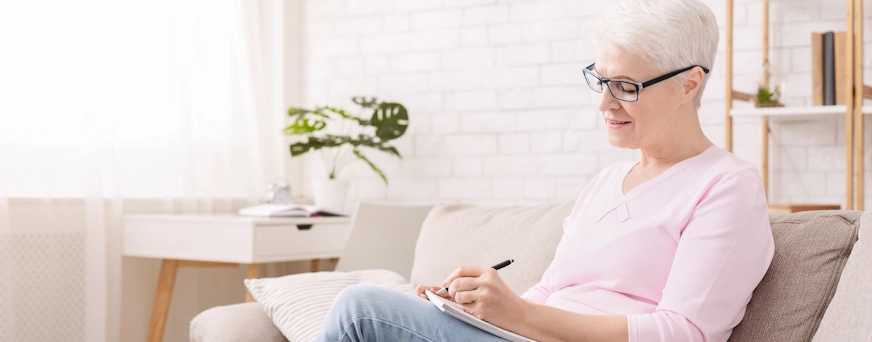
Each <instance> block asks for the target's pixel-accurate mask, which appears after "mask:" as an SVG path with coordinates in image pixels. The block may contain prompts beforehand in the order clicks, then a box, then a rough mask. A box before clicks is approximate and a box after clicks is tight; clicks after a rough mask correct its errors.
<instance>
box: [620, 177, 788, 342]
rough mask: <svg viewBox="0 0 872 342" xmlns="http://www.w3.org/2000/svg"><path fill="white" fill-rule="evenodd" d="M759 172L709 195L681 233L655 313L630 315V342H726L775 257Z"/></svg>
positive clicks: (726, 181) (730, 181)
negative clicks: (773, 256)
mask: <svg viewBox="0 0 872 342" xmlns="http://www.w3.org/2000/svg"><path fill="white" fill-rule="evenodd" d="M774 249H775V247H774V242H773V238H772V230H771V228H770V226H769V216H768V212H767V206H766V198H765V194H764V192H763V187H762V184H761V182H760V179H759V176H758V175H757V172H756V171H755V170H753V169H746V170H743V171H739V172H737V173H735V174H732V175H728V176H726V177H724V178H723V179H721V180H720V181H718V182H717V183H715V184H714V185H713V186H711V187H710V188H709V189H708V191H707V192H706V193H705V194H704V195H703V197H702V198H701V200H700V201H699V203H697V206H696V208H695V209H694V211H693V213H692V214H691V216H690V218H689V220H688V222H687V225H686V226H685V227H684V229H683V231H682V232H681V236H680V238H679V241H678V248H677V250H676V253H675V258H674V260H673V263H672V268H671V270H670V272H669V277H668V280H667V281H666V286H665V287H664V289H663V297H662V299H661V300H660V302H659V304H658V306H657V309H656V310H655V312H654V313H650V314H641V315H629V316H627V325H628V333H629V341H630V342H637V341H645V342H650V341H664V342H665V341H670V342H672V341H676V342H680V341H688V342H697V341H706V342H708V341H726V339H727V337H728V336H729V334H730V333H731V332H732V329H733V327H735V326H736V325H737V324H738V323H739V322H740V321H741V318H742V316H744V313H745V308H746V306H747V304H748V302H749V301H750V300H751V294H752V292H753V291H754V289H755V288H756V287H757V284H759V283H760V280H761V279H763V276H764V275H765V274H766V270H767V269H768V268H769V263H770V262H771V261H772V255H773V253H774Z"/></svg>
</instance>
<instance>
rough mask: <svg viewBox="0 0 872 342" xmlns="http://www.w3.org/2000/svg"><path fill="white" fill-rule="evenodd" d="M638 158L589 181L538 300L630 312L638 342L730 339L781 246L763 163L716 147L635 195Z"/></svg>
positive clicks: (536, 291) (534, 291)
mask: <svg viewBox="0 0 872 342" xmlns="http://www.w3.org/2000/svg"><path fill="white" fill-rule="evenodd" d="M633 165H635V163H624V164H616V165H613V166H611V167H608V168H606V169H605V170H603V171H602V172H600V173H599V174H598V175H597V176H596V177H594V179H593V180H592V181H591V182H590V184H588V185H587V187H585V188H584V190H583V191H582V192H581V195H580V196H579V197H578V200H577V201H576V203H575V207H574V208H573V209H572V213H571V214H570V215H569V217H567V218H566V219H565V220H564V221H563V237H562V238H561V240H560V244H559V245H558V246H557V252H556V254H555V255H554V260H553V261H552V262H551V265H550V266H549V267H548V269H547V270H546V271H545V274H544V275H543V276H542V280H541V281H540V282H539V284H537V285H536V286H534V287H533V288H531V289H530V290H528V291H527V292H526V293H524V295H523V297H524V298H528V299H530V300H532V301H533V302H535V303H539V304H545V305H549V306H553V307H557V308H560V309H563V310H568V311H572V312H577V313H582V314H592V315H626V316H627V323H628V325H629V336H630V342H635V341H644V342H651V341H664V342H666V341H668V342H677V341H726V340H727V338H729V337H730V333H731V332H732V330H733V327H735V326H736V324H738V323H739V322H740V321H741V320H742V316H744V314H745V307H746V306H747V304H748V301H750V300H751V293H752V292H753V291H754V288H755V287H757V284H758V283H759V282H760V280H761V279H762V278H763V275H764V274H765V273H766V270H767V269H768V268H769V263H770V262H771V261H772V254H773V252H774V249H775V246H774V243H773V240H772V231H771V230H770V227H769V217H768V214H767V207H766V198H765V195H764V192H763V185H762V183H761V181H760V177H759V174H758V172H757V170H756V168H755V167H754V166H753V165H751V164H749V163H748V162H745V161H743V160H740V159H738V158H736V157H734V156H733V155H732V154H730V153H729V152H727V151H726V150H724V149H722V148H719V147H711V148H709V149H707V150H706V151H705V152H703V153H701V154H699V155H697V156H695V157H692V158H689V159H686V160H684V161H681V162H679V163H678V164H676V165H674V166H672V167H671V168H670V169H668V170H667V171H665V172H663V173H662V174H660V175H658V176H657V177H655V178H653V179H651V180H648V181H646V182H644V183H642V184H640V185H638V186H637V187H635V188H633V189H632V190H631V191H630V192H629V193H627V194H624V193H623V190H622V189H621V186H622V182H623V179H624V176H625V175H626V174H627V172H629V171H630V169H631V168H632V167H633Z"/></svg>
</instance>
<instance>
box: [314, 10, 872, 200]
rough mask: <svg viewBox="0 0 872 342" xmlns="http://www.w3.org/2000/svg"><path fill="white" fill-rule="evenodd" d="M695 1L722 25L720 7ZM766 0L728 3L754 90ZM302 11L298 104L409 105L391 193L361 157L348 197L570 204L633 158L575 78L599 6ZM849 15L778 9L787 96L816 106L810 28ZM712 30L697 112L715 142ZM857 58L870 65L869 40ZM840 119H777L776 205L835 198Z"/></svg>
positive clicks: (738, 76) (586, 60)
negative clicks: (614, 142)
mask: <svg viewBox="0 0 872 342" xmlns="http://www.w3.org/2000/svg"><path fill="white" fill-rule="evenodd" d="M704 1H705V2H707V3H708V4H709V5H710V6H712V9H713V10H714V11H715V14H716V15H717V17H718V20H719V23H720V25H721V28H722V29H723V28H724V25H725V24H724V20H725V8H724V3H723V1H716V0H704ZM760 1H761V0H737V1H736V6H735V10H734V11H735V19H734V24H735V26H736V27H735V38H734V47H735V49H736V54H735V59H734V65H735V67H736V70H735V73H734V75H735V79H734V82H735V84H736V88H737V89H739V90H743V91H751V90H753V89H754V87H755V84H756V82H758V80H759V75H760V73H761V71H762V68H761V67H760V58H761V52H760V46H761V38H760V32H761V31H760V30H761V28H760V25H761V22H762V17H761V13H760V12H761V8H762V7H761V2H760ZM304 7H305V10H304V16H303V19H304V32H305V34H304V36H305V37H304V51H305V58H304V63H305V65H304V70H305V75H304V76H305V77H304V78H305V81H304V89H305V103H304V104H306V105H313V104H325V103H330V104H341V105H345V106H349V101H348V98H349V97H350V96H352V95H374V96H378V97H380V98H384V99H390V100H392V101H397V102H401V103H403V104H405V105H406V106H407V107H408V108H409V111H410V116H411V119H410V121H411V125H412V127H411V128H410V130H409V133H408V136H407V137H404V138H403V139H401V142H400V143H399V144H398V145H399V149H400V151H401V153H402V154H403V155H404V156H405V159H404V160H403V161H401V162H399V163H393V162H385V160H389V159H387V158H386V159H381V158H380V159H378V161H379V162H381V163H383V164H385V167H386V168H388V169H389V170H390V173H391V176H390V177H391V178H390V181H391V185H390V187H388V188H385V187H384V186H383V185H381V182H380V180H378V179H377V178H376V177H375V176H374V175H373V174H372V173H371V172H370V171H369V170H368V169H367V168H366V167H364V166H357V167H354V168H351V169H348V171H349V172H348V173H346V174H345V175H343V178H347V179H351V180H353V185H352V191H351V196H352V197H353V198H352V201H351V202H352V205H353V203H355V202H356V201H357V200H360V199H371V200H388V201H402V202H436V201H464V202H475V203H483V204H532V203H543V202H552V201H563V200H572V199H574V198H575V196H576V195H577V194H578V192H579V191H580V190H581V189H582V188H583V187H584V185H585V184H586V183H587V182H588V181H589V180H590V178H591V177H593V175H594V174H596V172H598V171H599V170H601V169H602V168H604V167H606V166H608V165H610V164H612V163H615V162H621V161H626V160H633V159H634V158H636V157H637V152H634V151H623V150H618V149H615V148H613V147H611V146H610V145H609V144H608V141H606V137H605V131H604V127H602V124H601V122H600V117H599V112H598V111H597V109H596V102H597V100H596V99H597V98H596V95H595V94H593V93H592V92H591V91H590V90H589V89H588V88H587V86H586V85H585V83H584V80H583V77H582V72H581V69H582V68H583V67H584V66H586V65H588V64H590V63H592V62H593V60H594V58H595V56H596V47H595V46H594V44H593V43H592V42H591V41H590V37H589V36H588V35H587V34H586V28H587V27H586V26H585V25H586V23H587V22H588V20H589V19H590V18H591V17H593V16H595V15H597V14H598V12H597V11H599V10H601V8H602V4H601V3H599V2H597V1H586V0H585V1H581V0H426V1H424V0H306V1H305V2H304ZM867 12H868V11H867ZM845 13H846V10H845V6H844V1H828V0H800V1H784V2H774V3H773V4H772V18H771V19H772V21H773V26H772V29H771V37H772V47H771V64H772V67H771V70H772V72H773V76H772V80H773V82H775V83H780V84H782V85H783V86H784V89H783V94H784V101H785V102H786V103H787V104H789V105H804V104H807V103H809V102H810V98H809V96H810V84H811V75H810V72H811V65H810V57H809V54H810V48H809V33H810V32H811V31H813V30H819V31H820V30H843V29H844V16H845ZM865 26H866V27H867V28H868V27H870V26H872V25H865ZM721 38H722V39H721V44H720V49H721V50H720V53H719V56H718V60H717V62H716V65H715V68H714V71H713V75H712V79H711V81H710V82H709V85H708V88H707V91H706V94H705V96H704V101H703V108H702V110H701V112H700V116H701V118H700V119H701V122H703V126H704V127H703V128H704V130H705V131H706V132H707V134H709V136H710V138H712V139H713V141H715V143H717V144H719V145H723V142H724V129H723V123H724V113H723V108H724V70H723V67H724V61H723V59H724V43H723V40H724V39H723V32H722V34H721ZM866 40H867V41H872V30H870V29H867V31H866ZM866 53H867V54H866V60H867V61H868V62H867V65H872V45H870V47H869V48H867V49H866ZM741 105H743V104H738V103H737V106H741ZM354 109H355V110H356V108H354ZM842 122H843V120H842V119H840V118H821V119H804V120H800V121H787V122H785V121H778V122H773V123H772V133H773V134H772V141H771V152H772V153H771V155H772V158H771V161H770V165H771V167H772V176H771V178H770V179H771V187H770V190H771V192H770V197H771V200H773V201H801V202H836V203H842V201H843V197H844V196H843V194H844V191H845V190H844V184H845V179H844V160H845V158H844V130H843V128H842ZM734 127H735V136H734V147H735V151H736V154H738V155H739V156H741V157H743V158H745V159H747V160H750V161H752V162H754V163H756V164H759V162H760V161H759V158H760V150H759V146H760V124H759V120H752V119H745V120H736V121H735V126H734ZM870 129H872V127H870ZM867 140H869V141H870V143H872V139H867ZM867 150H872V148H867ZM867 159H872V158H867ZM309 160H313V158H310V159H307V161H309ZM870 162H872V160H869V161H867V164H869V163H870ZM380 165H381V164H380ZM397 165H398V166H397ZM310 169H312V168H307V170H310ZM869 179H870V180H869V181H867V184H870V183H872V178H869ZM867 192H870V194H872V191H867ZM870 203H872V202H870Z"/></svg>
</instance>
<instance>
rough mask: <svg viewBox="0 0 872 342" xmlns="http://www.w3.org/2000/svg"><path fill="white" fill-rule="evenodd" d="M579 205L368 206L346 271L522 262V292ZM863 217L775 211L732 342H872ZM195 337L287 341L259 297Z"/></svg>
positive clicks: (218, 312) (870, 234)
mask: <svg viewBox="0 0 872 342" xmlns="http://www.w3.org/2000/svg"><path fill="white" fill-rule="evenodd" d="M570 209H571V203H560V204H554V205H547V206H536V207H503V208H493V207H476V206H469V205H440V206H436V207H435V208H433V209H432V210H430V208H429V207H390V206H379V205H372V204H364V205H362V206H361V207H360V209H359V210H358V215H357V216H356V219H355V225H354V227H353V229H352V236H351V237H350V239H349V241H350V242H349V245H348V248H347V250H346V253H345V254H344V255H343V257H342V258H341V260H340V264H339V265H337V270H338V271H351V270H357V269H377V268H382V269H390V270H393V271H395V272H397V273H399V274H401V275H403V276H405V277H406V279H410V281H411V282H412V283H414V284H418V283H425V284H438V283H440V282H441V281H442V280H443V279H444V277H445V276H446V275H447V274H449V273H450V272H451V271H452V270H454V268H456V267H457V266H458V265H461V264H480V265H487V264H490V263H493V262H494V260H504V259H507V258H513V259H515V260H516V262H515V264H513V265H512V267H507V268H505V269H504V270H502V271H500V274H501V276H503V277H504V278H505V279H506V281H507V283H508V284H510V286H511V287H512V288H513V289H514V290H515V291H517V292H519V293H520V292H522V291H524V290H525V289H527V288H528V287H530V286H531V285H533V284H534V283H535V282H536V281H538V279H539V277H540V276H541V274H542V273H543V272H544V270H545V268H546V267H547V266H548V263H549V262H550V260H551V258H552V257H553V255H554V250H555V247H556V245H557V242H558V240H559V239H560V237H561V234H562V228H561V227H562V221H563V218H564V217H566V216H567V215H568V214H569V211H570ZM428 212H429V213H428ZM425 214H426V219H424V218H425ZM861 214H862V213H860V212H853V211H822V212H806V213H798V214H790V215H778V216H772V217H771V223H772V231H773V235H774V237H775V246H776V251H775V257H774V259H773V261H772V265H771V267H770V269H769V271H768V273H767V274H766V277H765V278H764V279H763V281H762V282H761V284H760V285H759V286H758V287H757V289H756V290H755V292H754V296H753V299H752V300H751V303H750V304H749V306H748V311H747V312H746V314H745V318H744V320H743V321H742V322H741V323H740V324H739V325H738V326H737V327H736V328H735V329H734V332H733V335H732V336H731V338H730V341H767V342H772V341H790V342H796V341H823V342H829V341H839V342H843V341H872V215H870V214H862V215H861ZM422 220H423V223H422V222H421V221H422ZM416 227H421V229H420V231H419V230H418V229H416ZM459 237H463V239H459ZM416 241H417V242H416ZM740 248H741V247H740ZM374 251H375V252H374ZM191 341H194V342H200V341H202V342H224V341H287V340H286V339H285V337H284V336H283V335H282V334H281V332H280V331H279V330H278V329H277V328H276V327H275V326H274V325H273V324H272V322H271V321H270V319H269V318H268V317H267V316H266V315H265V314H264V312H263V310H262V308H261V307H260V305H259V304H258V303H246V304H237V305H229V306H222V307H216V308H212V309H209V310H206V311H204V312H202V313H201V314H200V315H198V316H197V317H195V318H194V319H193V320H192V321H191Z"/></svg>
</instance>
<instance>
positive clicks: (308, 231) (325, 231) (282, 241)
mask: <svg viewBox="0 0 872 342" xmlns="http://www.w3.org/2000/svg"><path fill="white" fill-rule="evenodd" d="M123 221H124V222H123V227H124V228H123V246H122V255H124V256H132V257H143V258H156V259H161V260H162V263H161V271H160V278H159V279H158V286H157V293H156V295H155V299H154V307H153V309H152V316H151V325H150V326H149V333H148V341H149V342H160V341H161V340H162V338H163V331H164V327H165V326H166V316H167V313H168V312H169V304H170V299H171V298H172V292H173V286H174V284H175V279H176V271H177V270H178V268H179V267H216V266H217V267H222V266H231V267H236V266H237V265H238V264H248V265H249V266H248V277H249V278H256V277H257V273H258V264H260V263H268V262H282V261H298V260H312V266H311V267H312V271H317V268H318V264H317V259H322V258H338V257H339V255H340V254H342V250H343V249H344V248H345V242H346V240H347V239H348V234H349V233H350V231H351V219H350V218H347V217H311V218H309V217H306V218H270V219H266V218H254V217H242V216H238V215H236V214H215V215H126V216H124V219H123ZM252 300H253V298H252V297H251V295H250V294H248V293H246V301H252Z"/></svg>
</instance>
